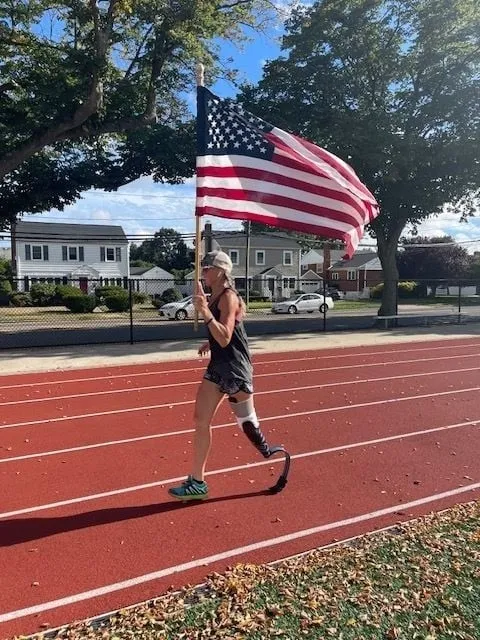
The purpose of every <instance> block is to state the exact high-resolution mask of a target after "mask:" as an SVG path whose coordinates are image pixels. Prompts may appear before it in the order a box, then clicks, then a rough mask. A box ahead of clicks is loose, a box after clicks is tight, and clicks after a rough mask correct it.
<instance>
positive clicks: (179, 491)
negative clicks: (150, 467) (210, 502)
mask: <svg viewBox="0 0 480 640" xmlns="http://www.w3.org/2000/svg"><path fill="white" fill-rule="evenodd" d="M168 493H169V494H170V495H171V496H173V497H174V498H177V499H178V500H183V501H187V500H205V498H208V485H207V483H206V482H198V481H197V480H194V479H193V478H192V476H188V478H187V479H186V480H185V482H183V483H182V485H181V486H180V487H172V488H171V489H169V490H168Z"/></svg>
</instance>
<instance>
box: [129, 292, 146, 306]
mask: <svg viewBox="0 0 480 640" xmlns="http://www.w3.org/2000/svg"><path fill="white" fill-rule="evenodd" d="M132 298H133V304H145V303H146V302H148V300H149V299H150V296H149V295H148V293H141V292H140V291H134V292H133V294H132Z"/></svg>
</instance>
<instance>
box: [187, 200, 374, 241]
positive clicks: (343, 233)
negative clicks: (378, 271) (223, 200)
mask: <svg viewBox="0 0 480 640" xmlns="http://www.w3.org/2000/svg"><path fill="white" fill-rule="evenodd" d="M202 200H203V199H199V201H200V202H199V203H198V204H197V215H200V216H201V215H211V216H216V217H218V218H227V219H229V220H250V221H251V222H261V223H262V224H268V225H271V226H274V227H279V228H283V229H292V230H294V231H295V230H296V231H300V232H301V233H311V234H313V235H320V236H327V237H329V238H334V239H336V240H342V241H343V242H345V244H346V246H345V251H346V253H350V252H351V253H353V251H354V248H355V247H356V246H357V245H358V242H359V241H360V237H361V235H360V236H359V234H358V231H357V229H354V228H352V227H348V228H347V229H345V228H344V229H337V228H335V226H334V225H332V222H331V220H330V219H328V218H319V217H316V218H315V223H314V224H311V223H309V222H307V221H305V220H306V218H305V216H300V217H294V216H292V219H290V218H287V217H286V215H284V216H283V217H278V216H275V215H274V214H272V213H271V211H262V210H259V211H252V210H251V209H252V207H248V209H247V207H246V208H245V210H244V209H238V210H233V209H231V208H228V206H227V204H228V203H227V204H226V205H225V206H224V207H223V206H222V207H221V208H216V207H215V206H213V204H208V206H206V207H203V206H202V202H201V201H202ZM247 204H248V203H245V205H247ZM287 213H289V214H292V213H293V212H291V211H287ZM322 222H323V224H322ZM362 233H363V228H362Z"/></svg>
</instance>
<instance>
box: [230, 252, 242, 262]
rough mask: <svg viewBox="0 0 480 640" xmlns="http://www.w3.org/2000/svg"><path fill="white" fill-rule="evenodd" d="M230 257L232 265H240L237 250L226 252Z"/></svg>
mask: <svg viewBox="0 0 480 640" xmlns="http://www.w3.org/2000/svg"><path fill="white" fill-rule="evenodd" d="M228 253H229V255H230V260H231V261H232V264H240V256H239V254H238V249H229V251H228Z"/></svg>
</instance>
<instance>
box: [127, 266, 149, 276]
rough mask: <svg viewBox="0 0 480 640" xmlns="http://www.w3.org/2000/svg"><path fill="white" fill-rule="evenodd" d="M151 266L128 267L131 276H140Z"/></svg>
mask: <svg viewBox="0 0 480 640" xmlns="http://www.w3.org/2000/svg"><path fill="white" fill-rule="evenodd" d="M151 268H152V267H130V275H131V276H141V275H143V274H144V273H146V272H147V271H150V269H151Z"/></svg>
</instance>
